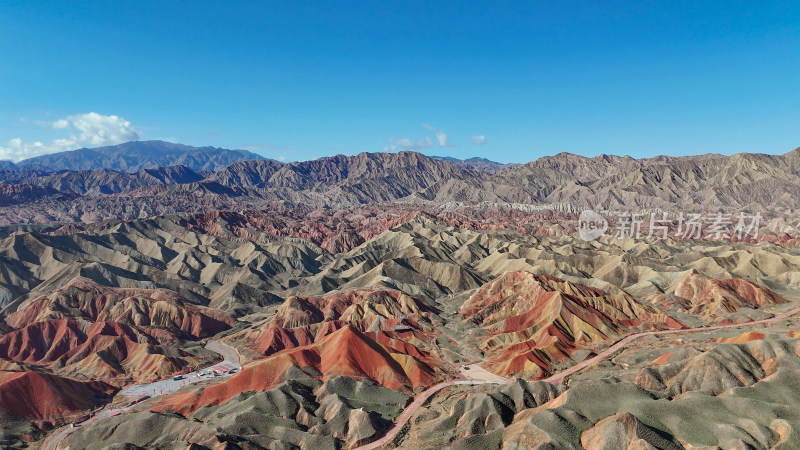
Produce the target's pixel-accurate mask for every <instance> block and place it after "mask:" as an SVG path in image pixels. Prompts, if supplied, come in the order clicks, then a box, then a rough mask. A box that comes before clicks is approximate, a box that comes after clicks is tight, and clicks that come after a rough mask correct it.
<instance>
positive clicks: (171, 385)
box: [121, 341, 242, 397]
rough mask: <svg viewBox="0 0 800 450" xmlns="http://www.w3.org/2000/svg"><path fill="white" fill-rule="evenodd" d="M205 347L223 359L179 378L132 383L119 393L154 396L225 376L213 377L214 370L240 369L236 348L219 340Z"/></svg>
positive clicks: (131, 395)
mask: <svg viewBox="0 0 800 450" xmlns="http://www.w3.org/2000/svg"><path fill="white" fill-rule="evenodd" d="M206 349H208V350H211V351H212V352H216V353H219V354H220V355H222V358H223V360H222V361H221V362H218V363H216V364H214V365H213V366H210V367H207V368H205V369H203V370H197V371H194V372H191V373H188V374H186V375H183V376H182V378H181V379H180V380H175V379H173V378H167V379H165V380H161V381H156V382H154V383H148V384H134V385H131V386H128V387H126V388H125V389H123V390H122V392H121V394H122V395H126V396H129V397H145V396H146V397H156V396H159V395H164V394H169V393H171V392H174V391H177V390H178V389H180V388H182V387H183V386H186V385H187V384H193V383H198V382H200V381H207V380H213V379H215V378H220V377H225V376H226V375H220V376H217V377H215V376H214V375H213V371H214V370H218V371H220V372H228V371H230V370H231V369H233V370H235V371H236V372H238V371H240V370H242V366H241V365H240V364H239V354H238V353H236V350H234V349H233V348H231V347H228V346H227V345H225V344H222V343H221V342H219V341H211V342H209V343H208V344H207V345H206Z"/></svg>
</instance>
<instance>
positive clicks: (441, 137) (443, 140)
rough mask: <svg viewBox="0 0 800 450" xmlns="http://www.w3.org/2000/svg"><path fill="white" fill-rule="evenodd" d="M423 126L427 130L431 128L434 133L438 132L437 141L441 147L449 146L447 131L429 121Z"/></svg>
mask: <svg viewBox="0 0 800 450" xmlns="http://www.w3.org/2000/svg"><path fill="white" fill-rule="evenodd" d="M422 128H425V129H426V130H431V131H433V132H434V133H436V142H438V143H439V147H449V145H448V144H447V133H445V132H444V131H442V130H440V129H438V128H436V127H435V126H433V125H431V124H427V123H423V124H422Z"/></svg>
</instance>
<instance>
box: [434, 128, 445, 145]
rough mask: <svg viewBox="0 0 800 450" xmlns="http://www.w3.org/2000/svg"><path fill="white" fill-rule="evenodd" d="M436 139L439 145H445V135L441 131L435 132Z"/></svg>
mask: <svg viewBox="0 0 800 450" xmlns="http://www.w3.org/2000/svg"><path fill="white" fill-rule="evenodd" d="M436 140H437V141H439V147H447V135H446V134H445V133H444V132H443V131H437V132H436Z"/></svg>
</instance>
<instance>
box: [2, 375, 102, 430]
mask: <svg viewBox="0 0 800 450" xmlns="http://www.w3.org/2000/svg"><path fill="white" fill-rule="evenodd" d="M115 390H116V388H114V387H112V386H109V385H107V384H105V383H101V382H96V381H91V382H81V381H76V380H71V379H69V378H63V377H58V376H55V375H50V374H44V373H39V372H33V371H29V372H18V373H12V372H0V411H5V412H8V413H10V414H12V415H14V416H16V417H18V418H21V419H29V420H50V421H53V420H57V419H60V418H64V417H69V416H73V415H75V414H78V413H81V412H83V411H86V410H89V409H91V408H92V407H94V406H95V404H96V400H97V399H98V398H100V397H103V396H105V395H107V394H112V393H114V392H115Z"/></svg>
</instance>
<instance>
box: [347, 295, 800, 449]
mask: <svg viewBox="0 0 800 450" xmlns="http://www.w3.org/2000/svg"><path fill="white" fill-rule="evenodd" d="M797 313H800V308H795V309H793V310H791V311H788V312H785V313H783V314H779V315H777V316H775V317H773V318H771V319H764V320H756V321H754V322H746V323H740V324H732V325H715V326H712V327H700V328H686V329H680V330H664V331H644V332H641V333H636V334H632V335H630V336H628V337H626V338H624V339H622V340H620V341H619V342H617V343H616V344H614V345H612V346H611V347H609V348H608V349H606V350H605V351H603V352H602V353H600V354H598V355H597V356H595V357H594V358H591V359H587V360H585V361H582V362H580V363H578V364H576V365H574V366H573V367H571V368H569V369H567V370H565V371H563V372H561V373H559V374H557V375H553V376H552V377H550V378H547V379H545V380H543V381H547V382H550V383H553V384H560V383H561V382H562V381H563V380H564V377H566V376H568V375H571V374H573V373H575V372H577V371H579V370H581V369H584V368H586V367H588V366H590V365H592V364H594V363H596V362H598V361H600V360H602V359H604V358H607V357H609V356H611V355H612V354H614V353H615V352H616V351H618V350H619V349H621V348H622V347H624V346H625V345H627V344H628V343H630V342H631V341H632V340H634V339H637V338H640V337H642V336H651V335H656V334H676V333H694V332H700V331H714V330H723V329H727V328H741V327H751V326H753V325H762V324H765V323H770V322H777V321H779V320H783V319H786V318H788V317H791V316H793V315H795V314H797ZM470 367H475V365H473V366H470ZM470 370H473V369H470ZM465 372H466V371H462V374H463V373H465ZM510 382H511V381H510V380H507V381H506V382H498V381H478V380H454V381H447V382H444V383H439V384H437V385H435V386H433V387H430V388H428V389H427V390H425V391H423V392H422V393H420V394H419V395H418V396H417V398H415V399H414V401H413V402H412V403H411V404H410V405H408V407H407V408H406V409H405V410H404V411H403V413H402V414H401V415H400V417H398V419H397V421H396V422H395V425H394V427H392V429H391V430H389V431H388V432H387V433H386V435H385V436H383V437H382V438H380V439H378V440H377V441H375V442H372V443H370V444H367V445H363V446H361V447H358V448H357V449H355V450H373V449H376V448H378V447H381V446H382V445H385V444H387V443H389V442H391V441H392V440H393V439H394V438H395V436H397V433H399V432H400V430H402V429H403V427H404V426H405V424H406V422H408V421H409V420H410V419H411V416H412V415H414V413H415V412H416V411H417V409H419V407H420V406H422V404H423V403H425V401H427V400H428V399H429V398H430V397H431V396H432V395H433V394H435V393H437V392H439V391H441V390H442V389H444V388H446V387H449V386H454V385H457V384H508V383H510Z"/></svg>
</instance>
